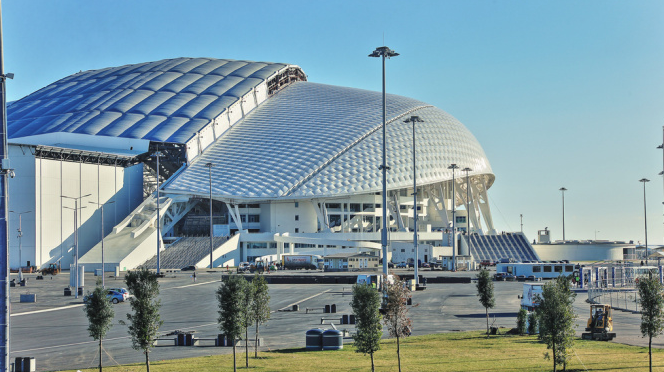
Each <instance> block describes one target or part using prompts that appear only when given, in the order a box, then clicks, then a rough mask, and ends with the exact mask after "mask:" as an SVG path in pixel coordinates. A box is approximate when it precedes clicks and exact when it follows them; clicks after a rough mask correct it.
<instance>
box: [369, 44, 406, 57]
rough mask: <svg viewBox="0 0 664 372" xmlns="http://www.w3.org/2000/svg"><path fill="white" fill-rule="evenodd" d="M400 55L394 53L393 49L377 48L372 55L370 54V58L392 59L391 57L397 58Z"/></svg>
mask: <svg viewBox="0 0 664 372" xmlns="http://www.w3.org/2000/svg"><path fill="white" fill-rule="evenodd" d="M398 55H399V53H397V52H395V51H393V50H392V49H390V48H388V47H386V46H382V47H378V48H376V50H374V51H373V52H371V54H369V57H385V58H390V57H396V56H398Z"/></svg>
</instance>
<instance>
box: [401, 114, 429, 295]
mask: <svg viewBox="0 0 664 372" xmlns="http://www.w3.org/2000/svg"><path fill="white" fill-rule="evenodd" d="M403 122H404V123H413V248H414V249H413V251H414V252H415V261H413V267H414V270H415V273H414V274H415V275H414V278H415V287H416V288H417V287H419V285H420V278H419V275H418V271H417V269H418V266H419V265H418V261H419V258H420V252H419V250H418V246H417V218H418V216H417V168H416V162H415V159H416V157H417V156H416V153H415V123H423V122H424V120H422V119H420V117H419V116H411V117H410V118H409V119H406V120H404V121H403Z"/></svg>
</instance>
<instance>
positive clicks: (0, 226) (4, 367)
mask: <svg viewBox="0 0 664 372" xmlns="http://www.w3.org/2000/svg"><path fill="white" fill-rule="evenodd" d="M2 46H3V43H2V2H1V1H0V76H5V75H4V74H5V64H4V57H3V55H4V53H3V49H2ZM5 82H6V79H5V78H0V96H1V97H0V110H2V113H1V114H0V116H2V126H1V129H0V130H1V131H2V133H1V135H2V146H0V151H1V152H0V159H1V160H2V162H1V163H0V164H1V165H2V166H1V168H2V169H0V192H2V198H0V217H1V218H0V247H1V248H0V249H1V251H2V252H0V257H1V259H0V261H2V260H4V263H3V264H2V265H0V280H2V284H1V285H0V288H2V289H1V291H2V295H1V296H0V298H1V300H0V301H2V302H1V303H0V309H2V319H1V320H0V323H2V326H0V328H1V329H0V333H2V341H1V342H2V344H0V349H2V350H1V351H0V353H2V357H1V358H0V371H2V372H6V371H9V365H10V364H9V335H10V330H9V328H10V327H9V321H10V316H9V315H10V309H9V305H10V302H9V230H8V224H7V217H8V213H7V212H8V209H9V208H8V202H9V198H8V195H7V176H8V175H10V176H12V177H13V170H12V169H9V153H8V151H7V109H6V108H7V107H6V106H7V105H6V99H7V97H6V95H5Z"/></svg>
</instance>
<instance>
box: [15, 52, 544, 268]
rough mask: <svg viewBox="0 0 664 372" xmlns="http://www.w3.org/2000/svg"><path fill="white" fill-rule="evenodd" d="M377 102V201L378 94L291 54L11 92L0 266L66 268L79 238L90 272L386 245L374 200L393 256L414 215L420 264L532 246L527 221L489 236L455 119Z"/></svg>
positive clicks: (185, 62)
mask: <svg viewBox="0 0 664 372" xmlns="http://www.w3.org/2000/svg"><path fill="white" fill-rule="evenodd" d="M386 113H387V125H386V136H387V137H386V151H387V165H388V167H389V169H388V171H387V190H388V193H387V201H388V202H387V205H385V206H383V205H382V195H381V192H382V171H381V169H380V168H379V166H380V164H381V162H382V145H383V144H382V125H383V123H382V94H381V93H380V92H372V91H366V90H360V89H355V88H349V87H340V86H332V85H324V84H318V83H315V82H309V81H307V77H306V74H305V73H304V71H303V70H302V69H301V68H300V67H299V66H296V65H291V64H285V63H268V62H251V61H237V60H225V59H210V58H176V59H168V60H161V61H156V62H147V63H140V64H134V65H126V66H121V67H112V68H105V69H101V70H92V71H82V72H79V73H76V74H73V75H71V76H68V77H65V78H63V79H61V80H59V81H56V82H55V83H53V84H50V85H48V86H46V87H44V88H42V89H40V90H38V91H37V92H34V93H32V94H30V95H28V96H26V97H24V98H22V99H20V100H18V101H15V102H12V103H10V104H9V105H8V134H9V157H10V160H11V166H12V168H14V169H15V170H16V171H15V173H16V176H15V177H14V178H12V179H10V180H9V192H10V195H11V198H10V200H9V209H11V210H12V211H14V212H15V213H12V214H11V215H10V224H11V228H12V230H13V229H15V228H17V227H19V226H20V232H19V234H18V235H16V236H11V239H10V250H11V253H10V256H11V262H10V266H11V267H12V268H17V267H18V266H36V267H37V268H39V267H43V266H45V265H48V264H53V263H56V264H58V265H62V267H65V268H66V267H69V265H71V264H72V263H73V262H74V261H75V257H76V254H77V253H76V251H78V257H80V258H79V263H80V264H81V265H84V267H85V271H92V270H95V269H99V268H101V263H102V260H104V262H105V270H107V271H113V270H115V269H116V268H119V269H120V270H130V269H133V268H136V267H138V266H140V265H145V266H147V267H153V268H154V267H156V265H157V261H156V260H155V257H154V256H155V255H156V252H157V251H158V250H159V251H160V263H159V267H160V268H174V269H178V268H181V267H184V266H187V265H197V266H199V267H209V266H210V260H212V261H213V263H212V266H214V267H220V266H223V267H225V266H226V265H230V266H234V265H236V264H238V263H239V262H242V261H253V260H255V259H257V258H260V257H271V259H272V260H274V259H276V260H278V259H279V258H280V256H281V255H284V254H297V253H306V254H318V255H322V256H325V255H331V254H336V255H338V254H340V253H345V252H347V253H348V254H349V255H352V254H358V253H368V254H370V255H381V252H380V248H381V245H380V242H381V236H380V235H381V232H380V229H381V226H382V221H381V216H382V212H383V208H387V214H388V216H389V221H387V225H388V229H389V253H388V257H387V259H388V260H391V261H392V262H403V261H406V260H407V259H408V258H412V257H413V254H414V253H413V252H414V247H413V233H414V232H413V227H414V225H415V224H414V222H415V219H414V217H415V216H417V219H418V222H417V227H418V231H417V233H418V237H419V238H418V239H419V241H420V244H419V259H420V260H422V261H423V262H427V261H432V260H443V261H446V262H447V260H448V258H449V257H452V256H457V255H458V256H459V257H460V263H462V264H464V263H465V264H467V265H471V264H473V263H474V262H479V261H480V260H484V259H493V260H496V259H498V258H500V257H508V256H509V257H516V258H520V259H523V260H527V259H538V257H537V253H535V251H534V250H533V249H532V246H530V244H529V243H528V241H527V239H525V237H524V236H523V234H520V233H513V234H507V236H506V234H496V231H495V229H494V226H493V221H492V218H491V210H490V207H489V199H488V194H487V192H488V190H489V188H490V187H491V185H492V184H493V182H494V180H495V176H494V174H493V172H492V170H491V166H490V163H489V160H488V159H487V157H486V155H485V153H484V151H483V150H482V147H481V146H480V144H479V143H478V141H477V140H476V139H475V137H474V136H473V135H472V134H471V132H470V131H469V130H468V129H467V128H466V127H465V126H464V125H463V124H461V123H460V122H459V121H457V120H456V119H455V118H454V117H452V116H451V115H449V114H448V113H446V112H444V111H443V110H441V109H439V108H436V107H434V106H432V105H430V104H427V103H424V102H420V101H418V100H415V99H411V98H407V97H402V96H398V95H388V96H387V100H386ZM412 116H418V117H419V118H420V119H421V120H422V122H419V123H417V124H416V125H415V126H413V124H411V123H409V122H406V121H407V119H409V118H410V117H412ZM413 136H414V138H413ZM413 140H415V142H416V143H417V146H416V151H415V154H413V146H412V143H413ZM413 157H415V160H416V177H417V190H414V189H413V173H414V172H413V171H414V169H413V160H414V159H413ZM452 164H456V165H457V166H458V170H455V169H450V166H451V165H452ZM462 170H465V171H462ZM414 191H416V195H417V202H416V203H414V200H413V193H414ZM453 211H454V212H453ZM453 219H454V220H455V221H454V223H453V221H452V220H453ZM19 220H20V224H21V225H19ZM452 226H455V227H456V232H455V233H454V234H453V233H452ZM453 239H456V242H457V244H456V245H455V246H456V249H457V251H456V252H452V246H453V244H452V241H453ZM211 250H212V252H211ZM102 256H103V258H102ZM210 256H212V257H210ZM381 258H382V257H381ZM360 267H361V266H360Z"/></svg>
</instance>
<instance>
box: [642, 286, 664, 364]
mask: <svg viewBox="0 0 664 372" xmlns="http://www.w3.org/2000/svg"><path fill="white" fill-rule="evenodd" d="M636 288H637V289H638V291H639V297H640V298H641V300H640V303H641V334H642V335H643V337H648V361H649V365H650V370H651V371H652V338H653V337H657V336H658V335H660V334H662V331H664V313H662V310H664V288H663V287H662V283H660V282H659V278H657V277H656V276H655V275H652V274H651V275H650V276H649V277H648V278H639V281H638V282H637V284H636Z"/></svg>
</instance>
